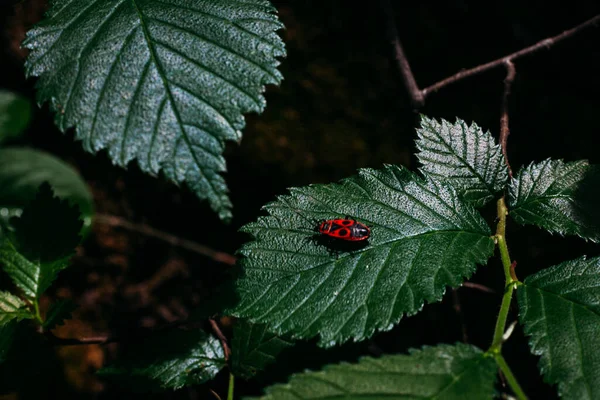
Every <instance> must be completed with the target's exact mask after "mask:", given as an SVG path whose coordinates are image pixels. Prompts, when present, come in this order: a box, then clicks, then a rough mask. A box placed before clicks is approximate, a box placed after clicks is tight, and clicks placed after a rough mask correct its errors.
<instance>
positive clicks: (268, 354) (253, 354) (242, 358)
mask: <svg viewBox="0 0 600 400" xmlns="http://www.w3.org/2000/svg"><path fill="white" fill-rule="evenodd" d="M290 346H293V342H292V341H290V340H286V339H285V338H282V337H279V336H277V335H275V334H272V333H269V332H268V331H267V327H266V326H265V325H263V324H251V323H249V322H247V321H245V320H237V321H236V323H235V326H234V328H233V340H232V344H231V369H232V372H233V374H234V375H236V376H240V377H243V378H251V377H252V376H253V375H255V374H256V373H258V372H259V371H262V370H264V369H265V367H266V366H267V365H268V364H271V363H273V362H275V359H276V357H277V356H278V355H279V353H281V352H282V351H283V350H285V349H286V348H288V347H290Z"/></svg>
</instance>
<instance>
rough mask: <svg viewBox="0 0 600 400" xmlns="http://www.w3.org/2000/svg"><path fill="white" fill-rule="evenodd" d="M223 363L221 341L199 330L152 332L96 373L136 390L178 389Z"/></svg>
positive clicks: (212, 374) (207, 377) (210, 373)
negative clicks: (112, 363)
mask: <svg viewBox="0 0 600 400" xmlns="http://www.w3.org/2000/svg"><path fill="white" fill-rule="evenodd" d="M225 364H226V361H225V355H224V353H223V348H222V347H221V343H220V342H219V340H218V339H217V338H215V337H214V336H212V335H208V334H207V333H206V332H204V331H201V330H194V331H183V330H171V331H168V332H160V333H156V334H154V335H152V336H150V337H147V338H146V339H144V340H142V341H140V343H137V344H136V345H134V346H133V348H131V349H130V351H128V352H127V353H126V354H124V355H123V356H122V357H121V359H120V360H119V361H117V362H116V363H115V364H114V365H112V366H108V367H106V368H102V369H101V370H100V371H98V373H99V374H100V375H101V376H103V377H106V378H108V379H111V380H114V381H117V382H121V383H122V384H124V385H126V386H129V387H132V388H137V389H146V390H149V389H153V388H157V387H161V388H172V389H178V388H181V387H183V386H187V385H197V384H200V383H203V382H206V381H208V380H210V379H212V378H214V377H215V375H217V373H218V372H219V370H220V369H221V368H223V367H224V366H225Z"/></svg>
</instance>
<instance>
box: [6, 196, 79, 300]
mask: <svg viewBox="0 0 600 400" xmlns="http://www.w3.org/2000/svg"><path fill="white" fill-rule="evenodd" d="M13 225H14V226H15V232H14V234H13V235H12V237H11V238H10V239H8V238H5V239H4V240H3V241H2V243H0V264H2V265H3V267H4V270H5V271H6V272H7V273H8V275H9V276H10V277H11V278H12V280H13V281H14V283H15V285H17V286H18V287H19V288H21V289H22V290H23V292H24V293H25V295H26V296H27V297H29V298H30V299H38V298H39V297H40V295H41V294H42V293H43V292H44V291H45V290H46V289H48V287H49V286H50V284H51V283H52V281H54V279H55V278H56V275H57V274H58V272H59V271H60V270H62V269H64V268H66V267H67V266H68V265H69V259H70V258H71V256H72V254H73V253H74V251H75V247H76V246H77V244H78V243H79V231H80V230H81V220H80V219H79V211H78V210H77V207H73V206H70V205H69V204H68V203H67V201H63V200H60V199H58V198H57V197H54V196H53V193H52V189H51V188H50V186H49V185H48V184H43V185H42V186H40V190H39V192H38V194H37V196H36V197H35V199H34V200H33V201H32V202H31V203H30V204H28V205H27V206H26V207H25V208H24V209H23V214H22V215H21V218H18V219H17V220H16V221H15V222H14V224H13Z"/></svg>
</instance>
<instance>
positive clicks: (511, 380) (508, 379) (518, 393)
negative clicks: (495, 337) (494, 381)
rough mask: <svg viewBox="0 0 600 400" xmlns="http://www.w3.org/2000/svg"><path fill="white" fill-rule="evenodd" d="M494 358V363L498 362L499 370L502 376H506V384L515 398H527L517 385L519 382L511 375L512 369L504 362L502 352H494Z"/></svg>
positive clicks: (523, 399)
mask: <svg viewBox="0 0 600 400" xmlns="http://www.w3.org/2000/svg"><path fill="white" fill-rule="evenodd" d="M494 359H495V360H496V364H498V367H499V368H500V371H502V373H503V374H504V377H505V378H506V382H507V383H508V386H510V388H511V389H512V391H513V393H514V394H515V396H517V399H519V400H527V396H526V395H525V392H524V391H523V389H522V388H521V385H519V382H517V379H516V378H515V376H514V375H513V373H512V371H511V370H510V367H509V366H508V364H507V363H506V360H505V359H504V357H502V354H500V353H495V354H494Z"/></svg>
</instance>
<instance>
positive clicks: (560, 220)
mask: <svg viewBox="0 0 600 400" xmlns="http://www.w3.org/2000/svg"><path fill="white" fill-rule="evenodd" d="M599 188H600V169H599V168H598V166H595V165H590V164H588V162H587V161H584V160H582V161H575V162H571V163H564V162H563V161H561V160H545V161H542V162H541V163H539V164H531V165H529V166H528V167H527V168H524V169H522V170H521V171H519V174H518V175H517V177H516V178H514V179H513V180H512V181H511V183H510V187H509V203H508V204H509V207H510V209H511V211H510V216H511V217H512V218H514V220H515V221H517V222H518V223H520V224H534V225H537V226H540V227H542V228H544V229H547V230H548V231H550V232H555V233H559V234H561V235H577V236H580V237H582V238H584V239H589V240H592V241H594V242H599V241H600V208H599V207H598V198H599V196H600V190H599Z"/></svg>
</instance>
